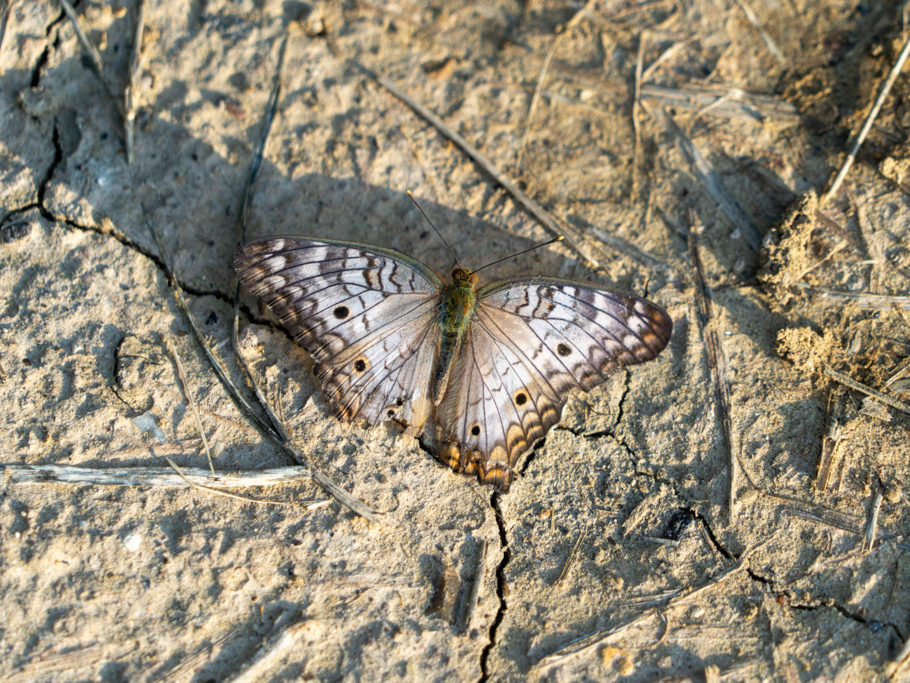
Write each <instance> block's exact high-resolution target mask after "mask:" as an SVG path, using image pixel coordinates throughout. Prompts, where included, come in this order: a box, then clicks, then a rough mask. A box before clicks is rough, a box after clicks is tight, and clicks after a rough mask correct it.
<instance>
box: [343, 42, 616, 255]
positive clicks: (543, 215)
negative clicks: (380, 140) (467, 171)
mask: <svg viewBox="0 0 910 683" xmlns="http://www.w3.org/2000/svg"><path fill="white" fill-rule="evenodd" d="M349 63H350V64H351V65H352V66H353V67H355V68H356V69H358V70H359V71H361V72H362V73H364V74H365V75H367V76H369V77H370V78H372V79H373V80H374V81H376V82H377V83H378V84H379V85H381V86H382V87H383V88H385V89H386V90H388V91H389V92H390V93H391V94H392V95H394V96H395V97H397V98H398V99H399V100H401V101H402V102H404V103H405V104H406V105H407V106H408V107H409V108H410V109H411V110H412V111H413V112H414V113H416V114H417V115H418V116H420V117H421V118H422V119H424V120H425V121H427V122H428V123H429V124H430V125H431V126H433V128H435V129H436V130H437V131H438V132H439V133H440V134H441V135H443V136H444V137H446V138H448V139H449V140H451V141H452V142H454V143H455V145H456V146H457V147H458V148H459V149H461V151H462V152H464V153H465V154H467V155H468V156H469V157H470V158H471V160H472V161H473V162H474V163H475V164H477V165H478V166H479V167H480V168H481V170H482V171H483V172H484V173H486V174H487V175H489V176H490V177H491V178H492V179H493V180H494V181H495V182H496V183H498V184H499V185H500V186H501V187H502V188H503V189H505V190H506V192H508V193H509V194H510V195H512V198H513V199H515V201H516V202H518V204H519V205H520V206H521V207H522V208H523V209H525V210H526V211H527V212H528V213H530V214H531V215H532V216H534V218H536V219H537V220H538V222H539V223H540V224H541V226H543V228H544V229H545V230H547V232H549V233H550V234H551V235H553V236H554V237H558V236H560V235H563V234H564V235H565V238H566V239H565V242H566V244H568V245H569V246H571V247H572V249H573V250H574V251H575V252H576V253H577V254H579V255H580V256H581V257H582V258H584V259H585V260H586V261H588V263H589V264H592V265H594V266H598V267H599V266H600V262H601V259H602V257H601V255H599V254H594V253H593V252H592V251H591V249H590V248H587V247H585V246H584V244H583V240H581V236H580V235H579V234H578V232H577V231H576V230H575V229H574V228H571V227H569V226H565V227H561V226H560V225H559V224H558V223H557V222H556V219H555V218H553V217H552V216H551V215H550V214H549V213H548V212H547V211H546V210H545V209H544V208H543V207H542V206H540V204H538V203H537V202H535V201H534V200H533V199H531V198H530V197H528V195H526V194H525V193H524V192H523V191H522V190H521V189H520V188H519V187H518V185H516V184H515V183H514V182H513V181H512V180H511V179H509V178H508V177H506V176H505V175H504V174H503V173H501V172H500V171H499V169H497V168H496V167H495V166H493V164H491V163H490V162H489V161H488V160H487V159H486V157H484V156H483V155H482V154H481V153H480V152H479V151H478V150H477V149H476V148H475V147H474V146H473V145H471V144H470V143H469V142H468V141H467V140H465V139H464V138H463V137H462V136H461V135H459V134H458V133H456V132H455V131H454V130H452V129H451V128H450V127H449V126H448V125H446V123H445V122H444V121H443V120H442V119H441V118H439V117H438V116H436V114H434V113H433V112H432V111H430V110H429V109H427V108H426V107H425V106H423V105H422V104H420V103H419V102H417V101H416V100H415V99H414V98H412V97H411V96H410V95H408V94H407V93H406V92H404V91H403V90H401V89H400V88H399V87H398V86H397V85H395V84H394V83H392V81H390V80H389V79H388V78H386V77H385V76H382V75H380V74H378V73H376V72H374V71H371V70H370V69H368V68H366V67H365V66H363V65H362V64H360V63H359V62H355V61H353V60H349Z"/></svg>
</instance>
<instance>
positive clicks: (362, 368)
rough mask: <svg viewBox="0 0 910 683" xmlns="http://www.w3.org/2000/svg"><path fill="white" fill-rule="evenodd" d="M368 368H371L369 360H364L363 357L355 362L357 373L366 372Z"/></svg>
mask: <svg viewBox="0 0 910 683" xmlns="http://www.w3.org/2000/svg"><path fill="white" fill-rule="evenodd" d="M368 367H369V363H368V361H367V359H366V358H364V357H363V356H361V357H360V358H358V359H357V360H355V361H354V369H355V370H356V371H357V372H366V369H367V368H368Z"/></svg>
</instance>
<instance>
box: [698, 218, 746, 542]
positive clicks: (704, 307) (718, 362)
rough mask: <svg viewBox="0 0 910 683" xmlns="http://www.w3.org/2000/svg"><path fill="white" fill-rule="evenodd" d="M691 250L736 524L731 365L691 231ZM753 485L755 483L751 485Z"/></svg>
mask: <svg viewBox="0 0 910 683" xmlns="http://www.w3.org/2000/svg"><path fill="white" fill-rule="evenodd" d="M691 213H692V214H693V215H692V216H691V217H690V222H689V224H690V226H691V225H693V224H694V220H692V219H694V212H691ZM686 232H687V234H686V237H687V241H688V247H689V259H690V260H691V262H692V277H693V279H694V281H695V307H696V310H697V312H698V315H696V316H695V319H696V323H697V324H698V328H699V331H700V332H701V334H702V339H704V341H705V350H706V352H707V358H708V366H709V368H710V370H711V380H712V384H713V385H714V406H715V410H716V412H717V418H718V421H719V422H720V428H721V433H722V434H723V437H724V450H725V454H726V460H727V523H728V524H732V523H733V519H734V518H735V517H736V510H735V504H736V500H735V492H736V462H735V458H734V456H733V452H734V451H733V449H734V446H733V423H732V420H731V418H730V387H729V385H728V383H727V372H726V367H727V361H726V357H725V356H724V352H723V349H722V348H721V346H720V339H718V337H717V330H716V329H715V327H714V325H712V324H711V301H710V297H709V295H708V287H707V285H706V284H705V276H704V269H703V267H702V263H701V257H700V256H699V254H698V244H697V243H696V240H695V233H694V231H693V230H692V229H691V228H690V229H689V230H687V231H686ZM750 483H751V482H750Z"/></svg>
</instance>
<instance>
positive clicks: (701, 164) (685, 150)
mask: <svg viewBox="0 0 910 683" xmlns="http://www.w3.org/2000/svg"><path fill="white" fill-rule="evenodd" d="M651 113H652V115H653V116H654V117H655V118H656V119H657V121H658V122H659V123H660V124H661V125H662V126H663V127H664V129H665V130H666V131H667V133H668V134H669V135H670V136H671V137H673V138H674V139H675V140H676V144H677V147H678V148H679V151H680V152H681V153H682V155H683V157H684V158H685V159H686V161H687V162H688V163H689V167H690V169H691V171H692V173H693V174H694V175H695V176H696V177H697V178H698V179H699V180H700V181H701V182H702V184H703V185H704V186H705V189H706V190H707V191H708V193H709V194H710V195H711V196H712V197H713V198H714V200H715V201H716V202H717V203H718V204H719V205H720V208H721V210H722V211H723V212H724V213H725V214H726V215H727V218H729V219H730V221H731V222H732V223H733V225H734V226H735V227H736V228H737V229H738V231H739V233H740V234H741V235H742V237H743V239H745V241H746V242H747V243H748V245H749V246H750V247H752V249H754V250H756V251H758V249H760V248H761V241H762V238H761V234H760V233H759V231H758V228H756V227H755V226H754V225H753V224H752V221H751V220H749V217H748V216H747V215H746V212H745V211H743V209H742V207H741V206H740V205H739V203H738V202H737V201H736V200H735V199H734V198H733V196H732V195H731V194H730V193H729V192H728V191H727V188H726V187H724V184H723V182H721V179H720V176H718V175H717V173H716V172H715V171H714V169H713V168H711V165H710V164H709V163H708V162H707V160H706V159H705V158H704V157H703V156H702V155H701V152H699V151H698V148H696V147H695V144H694V143H693V142H692V140H690V139H689V136H687V135H686V134H685V133H684V132H683V130H682V129H681V128H680V127H679V126H678V125H677V124H676V122H675V121H674V120H673V118H672V117H671V116H670V115H669V114H668V113H667V112H666V111H665V110H663V109H661V108H659V107H658V108H656V109H654V110H653V112H651Z"/></svg>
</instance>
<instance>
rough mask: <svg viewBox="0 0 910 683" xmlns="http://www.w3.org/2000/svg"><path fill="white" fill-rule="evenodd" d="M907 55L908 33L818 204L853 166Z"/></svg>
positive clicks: (908, 52)
mask: <svg viewBox="0 0 910 683" xmlns="http://www.w3.org/2000/svg"><path fill="white" fill-rule="evenodd" d="M908 56H910V34H908V35H907V39H906V40H905V41H904V47H903V49H901V52H900V54H899V55H898V57H897V61H896V62H895V63H894V66H893V67H891V73H889V74H888V78H886V79H885V82H884V84H883V85H882V89H881V91H880V92H879V93H878V97H877V98H876V100H875V104H874V105H872V109H871V110H870V111H869V114H868V115H867V116H866V120H865V121H863V126H862V128H860V131H859V134H858V135H857V136H856V139H855V140H854V141H853V144H852V145H851V146H850V151H849V152H848V153H847V158H846V159H844V164H843V166H841V168H840V171H838V172H837V176H835V178H834V181H833V182H832V183H831V187H830V189H829V190H828V191H827V192H826V193H825V194H824V196H822V198H821V201H820V202H819V206H822V205H824V204H825V202H827V201H828V199H830V198H831V197H833V196H834V195H835V194H836V193H837V191H838V190H839V189H840V186H841V183H843V182H844V178H846V177H847V173H848V172H849V171H850V167H851V166H853V162H854V161H855V160H856V154H857V152H859V148H860V147H861V146H862V144H863V142H865V140H866V136H867V135H868V134H869V131H870V130H872V124H873V123H874V122H875V119H876V117H877V116H878V113H879V111H881V108H882V105H883V104H884V103H885V99H886V98H887V97H888V93H890V92H891V88H892V86H893V85H894V82H895V81H896V80H897V77H898V75H899V74H900V72H901V70H902V69H903V68H904V62H906V61H907V57H908Z"/></svg>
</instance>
